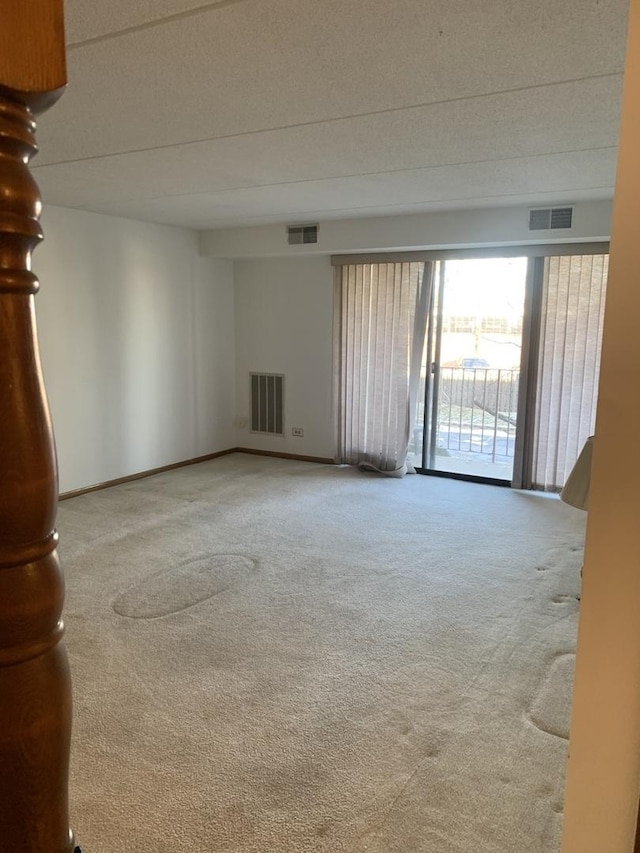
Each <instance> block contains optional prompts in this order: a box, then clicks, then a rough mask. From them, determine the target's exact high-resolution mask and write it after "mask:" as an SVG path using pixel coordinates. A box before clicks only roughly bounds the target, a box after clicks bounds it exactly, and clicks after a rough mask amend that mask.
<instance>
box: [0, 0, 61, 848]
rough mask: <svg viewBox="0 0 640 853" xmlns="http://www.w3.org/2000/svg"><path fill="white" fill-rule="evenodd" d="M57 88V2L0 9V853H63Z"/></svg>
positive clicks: (15, 4)
mask: <svg viewBox="0 0 640 853" xmlns="http://www.w3.org/2000/svg"><path fill="white" fill-rule="evenodd" d="M65 83H66V75H65V55H64V32H63V17H62V0H29V2H27V3H25V2H5V3H3V4H2V6H1V7H0V853H69V851H71V850H73V838H72V836H71V833H70V830H69V817H68V802H67V800H68V794H67V789H68V766H69V741H70V734H71V684H70V679H69V671H68V666H67V660H66V654H65V651H64V648H63V646H62V643H61V637H62V631H63V627H62V621H61V612H62V603H63V599H64V583H63V578H62V574H61V571H60V567H59V565H58V559H57V556H56V544H57V534H56V532H55V517H56V504H57V488H58V486H57V467H56V456H55V447H54V443H53V436H52V431H51V422H50V418H49V412H48V408H47V401H46V396H45V392H44V386H43V383H42V374H41V369H40V360H39V356H38V346H37V339H36V330H35V322H34V312H33V309H34V305H33V299H34V295H35V293H36V292H37V290H38V281H37V279H36V278H35V276H34V275H33V273H32V272H31V251H32V250H33V248H34V247H35V246H36V245H37V244H38V242H39V241H40V240H41V239H42V234H41V231H40V226H39V222H38V218H39V215H40V198H39V194H38V188H37V186H36V184H35V182H34V180H33V178H32V177H31V174H30V172H29V166H28V163H29V160H30V159H31V157H32V156H33V155H34V154H35V153H36V150H37V149H36V145H35V138H34V131H35V123H34V120H33V115H34V113H36V112H40V111H42V110H44V109H46V108H47V107H48V106H49V105H50V104H52V103H53V102H54V101H55V100H56V99H57V97H58V96H59V95H60V94H61V90H62V88H63V87H64V85H65Z"/></svg>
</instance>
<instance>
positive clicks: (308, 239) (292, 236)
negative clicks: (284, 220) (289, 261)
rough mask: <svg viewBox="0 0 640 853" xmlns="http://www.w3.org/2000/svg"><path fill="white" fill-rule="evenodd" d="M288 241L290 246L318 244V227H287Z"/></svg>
mask: <svg viewBox="0 0 640 853" xmlns="http://www.w3.org/2000/svg"><path fill="white" fill-rule="evenodd" d="M287 239H288V241H289V245H290V246H302V245H303V243H317V242H318V226H317V225H287Z"/></svg>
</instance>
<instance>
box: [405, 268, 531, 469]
mask: <svg viewBox="0 0 640 853" xmlns="http://www.w3.org/2000/svg"><path fill="white" fill-rule="evenodd" d="M436 276H437V280H436V287H435V294H434V304H433V310H432V313H431V324H430V328H431V333H430V334H429V336H428V340H427V345H426V347H425V359H424V368H423V377H422V381H423V383H424V384H425V385H426V383H427V378H428V380H429V382H428V385H427V387H426V391H427V395H426V399H427V404H428V406H429V408H430V411H429V412H428V413H427V418H426V429H425V417H424V415H425V412H424V402H423V403H422V405H419V406H418V407H417V412H416V422H415V427H414V435H413V447H411V448H410V449H411V450H412V451H413V456H414V458H415V460H416V461H415V463H414V464H417V465H420V466H422V465H424V467H425V468H427V469H429V470H433V471H443V472H445V471H446V472H450V473H457V474H466V475H472V476H481V477H491V478H497V479H503V480H511V477H512V474H513V458H514V448H515V435H516V426H517V409H518V384H519V381H520V356H521V350H522V320H523V311H524V298H525V284H526V276H527V258H482V259H471V260H453V261H443V262H440V264H439V270H437V272H436ZM420 398H421V400H422V401H424V400H425V394H424V393H422V394H421V395H420ZM423 451H424V463H423V456H422V454H423Z"/></svg>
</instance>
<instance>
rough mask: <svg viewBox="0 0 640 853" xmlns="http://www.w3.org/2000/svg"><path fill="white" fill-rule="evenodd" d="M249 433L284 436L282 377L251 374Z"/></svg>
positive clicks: (276, 374)
mask: <svg viewBox="0 0 640 853" xmlns="http://www.w3.org/2000/svg"><path fill="white" fill-rule="evenodd" d="M251 432H261V433H265V434H266V435H284V376H282V375H281V374H279V373H252V374H251Z"/></svg>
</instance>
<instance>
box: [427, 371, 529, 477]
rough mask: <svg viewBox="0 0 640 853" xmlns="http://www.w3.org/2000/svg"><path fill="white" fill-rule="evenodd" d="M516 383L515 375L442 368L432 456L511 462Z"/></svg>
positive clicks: (517, 384)
mask: <svg viewBox="0 0 640 853" xmlns="http://www.w3.org/2000/svg"><path fill="white" fill-rule="evenodd" d="M519 381H520V371H519V370H502V369H494V368H484V367H477V368H459V367H441V368H440V370H439V386H438V413H437V419H436V421H437V423H436V454H437V453H438V452H440V453H441V454H445V455H456V456H457V455H462V454H470V453H477V454H483V458H485V459H487V461H489V460H490V461H491V462H508V461H509V460H511V459H513V455H514V448H515V435H516V417H517V411H518V386H519ZM417 444H418V442H417V441H416V445H417ZM416 449H417V447H416Z"/></svg>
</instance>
